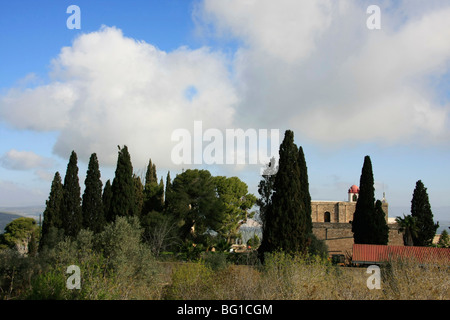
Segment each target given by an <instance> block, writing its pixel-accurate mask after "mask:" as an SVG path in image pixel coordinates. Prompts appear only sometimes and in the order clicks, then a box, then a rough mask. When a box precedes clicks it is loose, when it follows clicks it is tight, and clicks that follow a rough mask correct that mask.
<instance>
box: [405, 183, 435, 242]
mask: <svg viewBox="0 0 450 320" xmlns="http://www.w3.org/2000/svg"><path fill="white" fill-rule="evenodd" d="M411 215H412V216H413V217H415V218H416V223H417V228H418V230H417V234H416V235H414V236H413V242H414V245H415V246H429V245H430V244H431V243H432V241H433V238H434V235H435V234H436V230H437V228H439V223H436V224H435V223H434V221H433V213H432V211H431V205H430V201H429V198H428V193H427V188H425V185H424V184H423V182H422V181H421V180H419V181H417V182H416V188H415V189H414V193H413V198H412V200H411Z"/></svg>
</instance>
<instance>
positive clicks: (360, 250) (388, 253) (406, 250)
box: [352, 244, 450, 264]
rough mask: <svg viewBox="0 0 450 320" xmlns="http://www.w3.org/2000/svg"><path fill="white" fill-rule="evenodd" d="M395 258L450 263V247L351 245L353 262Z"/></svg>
mask: <svg viewBox="0 0 450 320" xmlns="http://www.w3.org/2000/svg"><path fill="white" fill-rule="evenodd" d="M397 259H413V260H416V261H417V262H420V263H430V262H444V263H447V264H450V249H449V248H434V247H407V246H383V245H374V244H354V245H353V257H352V262H353V263H364V264H368V263H373V264H375V263H380V262H384V261H389V260H397Z"/></svg>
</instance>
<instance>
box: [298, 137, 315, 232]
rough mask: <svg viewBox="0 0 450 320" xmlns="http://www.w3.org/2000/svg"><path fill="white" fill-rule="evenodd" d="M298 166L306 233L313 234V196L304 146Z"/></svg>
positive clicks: (300, 151)
mask: <svg viewBox="0 0 450 320" xmlns="http://www.w3.org/2000/svg"><path fill="white" fill-rule="evenodd" d="M298 166H299V168H300V188H301V197H302V199H303V207H304V210H305V213H304V214H303V219H304V229H305V230H304V232H309V233H312V218H311V214H312V212H311V194H310V193H309V182H308V167H307V165H306V160H305V154H304V153H303V148H302V146H300V147H299V148H298Z"/></svg>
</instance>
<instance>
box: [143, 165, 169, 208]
mask: <svg viewBox="0 0 450 320" xmlns="http://www.w3.org/2000/svg"><path fill="white" fill-rule="evenodd" d="M163 208H164V183H163V184H162V185H161V184H158V179H157V176H156V165H155V164H154V163H152V160H151V159H150V160H149V163H148V166H147V172H146V174H145V185H144V206H143V214H144V215H146V214H148V213H149V212H151V211H157V212H162V210H163Z"/></svg>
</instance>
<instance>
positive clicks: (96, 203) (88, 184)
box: [81, 153, 106, 233]
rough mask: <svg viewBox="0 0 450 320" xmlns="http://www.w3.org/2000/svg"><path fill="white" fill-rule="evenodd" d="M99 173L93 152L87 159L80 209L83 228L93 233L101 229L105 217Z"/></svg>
mask: <svg viewBox="0 0 450 320" xmlns="http://www.w3.org/2000/svg"><path fill="white" fill-rule="evenodd" d="M100 178H101V174H100V169H99V165H98V159H97V155H96V154H95V153H93V154H92V155H91V157H90V159H89V165H88V170H87V174H86V179H85V180H84V185H85V188H84V193H83V203H82V206H81V211H82V213H83V228H85V229H90V230H92V231H93V232H94V233H98V232H100V231H101V230H102V228H103V226H104V224H105V222H106V219H105V215H104V210H103V201H102V189H103V183H102V181H101V179H100Z"/></svg>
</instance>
